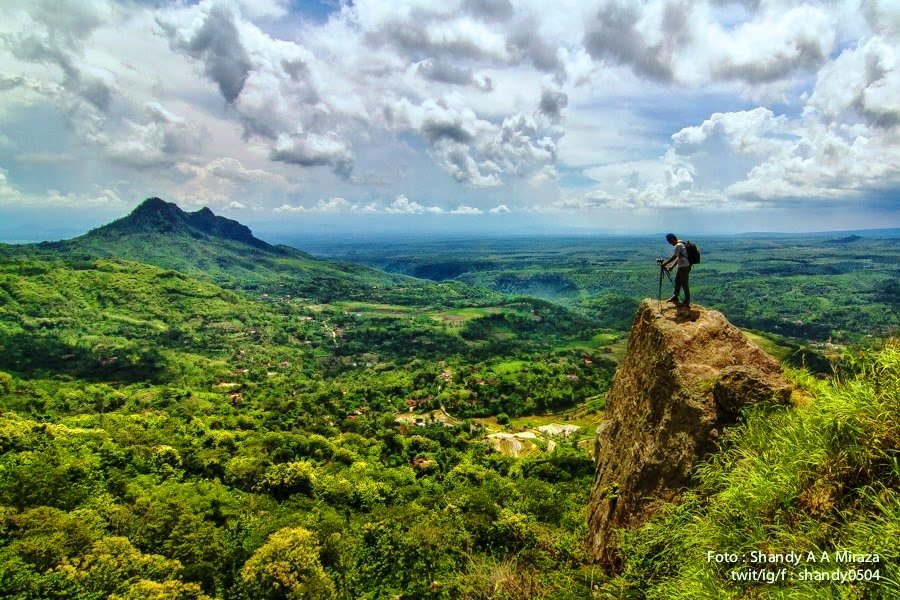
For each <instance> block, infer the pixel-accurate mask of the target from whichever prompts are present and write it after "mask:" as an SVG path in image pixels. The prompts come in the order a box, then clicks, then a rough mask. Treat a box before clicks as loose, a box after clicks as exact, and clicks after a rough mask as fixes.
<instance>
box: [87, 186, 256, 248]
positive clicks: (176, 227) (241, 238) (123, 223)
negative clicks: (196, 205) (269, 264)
mask: <svg viewBox="0 0 900 600" xmlns="http://www.w3.org/2000/svg"><path fill="white" fill-rule="evenodd" d="M147 233H163V234H179V233H182V234H187V235H190V236H192V237H194V238H202V237H204V236H206V237H212V238H225V239H228V240H232V241H236V242H241V243H244V244H247V245H250V246H253V247H255V248H263V249H267V250H271V249H273V247H272V246H270V245H269V244H267V243H266V242H264V241H262V240H260V239H259V238H257V237H254V235H253V232H252V231H250V228H249V227H247V226H246V225H243V224H241V223H239V222H237V221H234V220H232V219H226V218H225V217H220V216H218V215H216V214H215V213H214V212H213V211H212V210H210V209H209V207H206V206H204V207H203V208H201V209H200V210H198V211H195V212H185V211H183V210H181V208H180V207H179V206H178V205H177V204H175V203H174V202H166V201H165V200H163V199H162V198H158V197H156V196H153V197H150V198H147V199H146V200H144V201H143V202H141V203H140V204H138V205H137V207H135V209H134V210H133V211H131V213H129V214H128V216H125V217H122V218H121V219H118V220H116V221H113V222H112V223H109V224H107V225H104V226H102V227H98V228H97V229H94V230H93V231H91V232H90V233H89V234H88V235H89V236H93V237H97V236H103V235H109V234H113V235H117V236H122V235H140V234H147Z"/></svg>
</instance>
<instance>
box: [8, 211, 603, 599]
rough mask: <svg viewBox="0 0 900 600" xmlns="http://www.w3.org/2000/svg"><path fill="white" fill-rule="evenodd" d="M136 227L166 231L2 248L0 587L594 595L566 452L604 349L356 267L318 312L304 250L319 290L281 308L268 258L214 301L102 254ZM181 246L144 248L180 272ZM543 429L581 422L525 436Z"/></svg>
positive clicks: (556, 325)
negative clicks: (251, 278)
mask: <svg viewBox="0 0 900 600" xmlns="http://www.w3.org/2000/svg"><path fill="white" fill-rule="evenodd" d="M94 235H95V234H92V235H91V236H88V237H92V236H94ZM103 235H104V236H105V235H106V234H105V233H104V234H103ZM132 235H136V236H139V237H140V236H146V235H151V236H155V235H157V232H155V231H152V230H151V231H150V232H149V234H148V231H147V229H146V228H140V229H138V230H137V231H132V232H131V233H127V234H122V233H120V234H117V235H116V236H115V239H112V240H107V241H104V242H103V244H100V242H97V241H96V239H95V241H94V242H92V244H96V245H94V246H92V247H90V248H88V247H87V246H81V247H80V249H78V250H77V251H76V249H75V248H74V247H75V246H76V245H78V244H82V242H81V241H76V242H72V245H71V246H70V245H69V244H68V243H64V244H62V245H58V246H55V247H49V248H48V247H46V246H42V247H38V248H35V247H25V248H20V247H5V248H4V251H3V256H4V258H3V261H2V263H0V306H2V308H0V345H2V347H3V349H4V352H3V353H2V355H0V370H2V373H0V410H2V415H0V473H2V477H0V505H2V509H0V510H2V515H0V536H2V537H0V540H2V541H0V544H2V550H0V552H2V555H3V559H2V560H0V564H2V566H0V595H2V596H4V597H21V598H25V597H34V598H74V597H81V598H107V597H110V596H111V595H115V596H116V597H123V598H131V597H134V598H137V597H146V596H148V595H150V596H151V597H165V598H169V597H178V598H190V597H204V596H208V597H220V598H262V597H273V598H277V597H284V595H285V593H286V591H287V590H293V593H297V594H300V595H301V596H303V595H305V597H331V596H332V595H333V594H336V595H338V596H339V597H348V598H349V597H353V598H356V597H383V596H391V595H394V594H400V593H402V594H404V595H405V597H428V596H434V597H467V596H468V597H487V596H490V595H491V594H492V593H494V592H493V591H492V590H495V589H507V588H508V589H509V591H510V593H518V594H522V593H526V594H527V593H531V592H529V591H528V590H531V591H535V590H543V591H545V592H550V591H553V590H556V591H558V592H560V593H563V592H564V593H567V594H574V596H573V597H578V596H579V595H583V594H584V593H586V590H587V589H588V587H589V581H590V567H589V565H587V563H586V562H585V560H584V556H583V553H582V544H581V540H582V538H583V537H584V534H585V525H584V507H585V505H586V501H587V494H588V490H589V484H590V480H591V477H592V474H593V462H592V461H591V459H590V457H589V454H588V453H587V451H586V446H585V444H579V442H580V441H587V440H589V439H590V436H591V435H592V431H593V426H595V424H596V422H597V421H596V419H597V418H599V413H598V412H597V411H598V410H599V409H600V408H602V394H603V392H604V390H605V389H606V387H607V386H608V384H609V381H610V379H611V376H612V371H613V368H614V363H613V362H612V360H611V359H610V357H612V356H614V354H613V350H611V349H609V350H606V348H607V345H608V344H613V345H614V344H616V343H617V339H618V338H617V336H616V335H615V334H613V333H612V332H605V331H604V330H601V329H600V328H598V326H597V324H596V323H594V322H592V321H591V320H590V319H588V318H586V317H584V316H581V315H578V314H575V313H573V312H571V311H569V310H567V309H564V308H562V307H559V306H557V305H555V304H552V303H548V302H545V301H541V300H534V299H506V298H503V297H502V296H499V295H497V294H493V293H489V292H482V291H479V290H477V289H475V288H468V287H467V286H464V285H459V284H450V285H443V284H434V283H429V282H418V281H416V280H411V279H408V278H397V277H387V276H382V275H379V274H378V273H377V272H375V271H371V270H369V269H365V268H354V269H349V270H348V272H350V273H353V274H354V275H353V278H348V279H346V280H345V281H344V283H343V284H342V285H346V286H348V287H352V286H357V288H356V289H358V290H359V292H358V293H359V296H360V297H365V296H366V294H367V293H368V292H367V291H363V290H362V288H361V287H360V286H363V285H366V284H369V283H370V282H377V285H379V286H383V287H381V291H378V292H373V294H374V295H375V300H376V301H373V300H372V299H369V298H367V301H360V300H358V299H356V298H355V297H354V295H353V294H350V295H349V297H347V298H344V299H342V300H340V301H337V300H333V301H331V302H324V301H323V298H322V297H321V295H320V294H319V293H318V292H317V291H316V289H314V288H315V286H316V285H318V283H319V282H320V281H322V282H324V283H323V285H327V284H328V282H329V281H334V279H330V277H331V274H332V273H335V272H339V271H337V270H335V267H334V266H333V265H332V264H330V263H324V262H322V261H312V260H309V259H305V258H304V259H302V261H301V259H294V258H291V259H290V261H291V262H290V266H291V269H292V270H293V272H294V273H295V274H296V276H297V278H298V280H299V281H301V282H305V283H304V284H303V285H307V286H312V287H307V288H301V287H297V288H291V291H292V292H293V293H280V294H279V293H278V292H277V291H275V290H276V289H278V286H288V287H289V286H290V285H291V284H290V282H291V281H292V280H291V279H290V278H291V277H292V276H293V275H291V274H286V273H285V272H281V271H278V272H276V271H275V270H272V271H269V270H266V269H268V267H266V268H265V269H261V274H260V278H261V279H260V281H259V282H258V286H257V283H254V284H253V285H252V286H250V287H249V288H246V289H241V288H240V287H236V288H235V289H232V290H227V289H223V288H222V287H219V286H218V285H217V284H216V283H214V282H215V281H216V280H217V279H218V277H219V271H218V270H217V269H213V270H212V271H211V272H210V273H208V274H207V275H206V276H203V277H200V278H196V277H194V276H193V275H191V274H189V273H191V272H192V271H193V267H192V268H187V269H185V270H186V271H188V273H184V272H180V271H177V270H171V269H166V268H160V267H158V266H153V265H150V264H146V263H143V262H134V261H126V260H120V259H112V258H96V257H95V256H97V255H110V254H114V253H115V252H116V251H117V250H118V249H120V248H131V249H132V250H133V251H134V252H144V251H145V249H146V248H147V247H148V245H147V244H145V243H141V242H139V241H138V240H136V239H133V238H132V237H131V236H132ZM178 239H179V238H178V236H177V235H176V237H175V241H176V243H175V244H173V245H172V246H169V247H165V248H164V250H159V248H153V249H152V250H150V252H151V258H154V259H157V258H159V257H160V256H162V254H160V253H161V252H164V253H165V254H166V255H169V254H171V255H173V256H175V257H176V258H178V259H179V260H180V258H184V257H181V256H180V255H179V254H178V252H179V250H178V248H179V246H178ZM230 243H232V242H231V241H229V240H223V238H221V236H213V237H211V239H210V240H202V239H195V240H194V241H193V242H192V249H193V252H194V255H196V254H198V253H205V252H208V253H217V252H220V251H222V248H223V247H225V248H228V246H227V245H228V244H230ZM234 243H236V244H244V245H246V244H245V242H244V241H237V242H234ZM254 248H255V246H254ZM88 250H90V251H88ZM239 250H241V251H244V250H243V248H239ZM256 251H257V250H256V249H254V250H250V252H256ZM259 251H261V252H271V250H268V249H266V248H263V249H262V250H259ZM222 252H223V254H222V256H223V257H224V258H225V259H228V257H229V254H227V252H225V251H222ZM275 252H281V251H278V250H276V251H275ZM285 252H288V251H285ZM124 253H125V254H126V255H129V256H130V258H135V256H134V255H133V254H129V252H124ZM194 255H190V256H188V257H187V258H184V260H193V258H192V256H194ZM288 255H289V256H290V253H289V252H288ZM266 256H269V255H268V254H267V255H266ZM303 261H305V262H303ZM159 262H162V260H161V259H160V261H159ZM263 264H265V263H263ZM307 264H309V265H312V266H311V267H310V268H309V270H307V271H304V270H302V269H303V268H305V267H304V265H307ZM172 266H175V267H177V266H179V263H178V262H177V261H176V262H175V264H173V265H172ZM323 274H324V275H323ZM359 274H362V275H359ZM362 276H365V278H367V280H366V284H363V283H362V280H361V279H360V277H362ZM379 278H380V279H379ZM272 280H274V281H275V282H276V284H275V285H273V286H271V287H270V286H269V284H268V283H267V282H270V281H272ZM285 282H288V283H287V284H285ZM366 289H367V290H370V289H372V288H371V285H366ZM266 290H268V291H266ZM307 292H308V293H307ZM409 296H413V297H414V301H408V302H405V303H404V302H403V300H404V299H405V298H407V297H409ZM385 299H389V300H390V301H392V302H393V303H388V302H384V301H381V302H379V301H377V300H385ZM473 299H476V300H474V301H473ZM605 350H606V351H605ZM554 413H555V414H556V416H546V415H549V414H554ZM498 415H500V418H499V419H498V418H497V416H498ZM532 415H539V416H538V417H532ZM532 420H533V422H532ZM498 421H499V422H498ZM556 421H559V424H560V425H563V424H570V425H577V426H575V427H572V430H574V431H575V432H574V433H571V432H569V431H567V432H566V435H554V434H552V433H545V432H543V431H540V430H538V429H537V428H538V427H539V426H543V425H546V424H548V423H554V422H556ZM500 422H502V423H503V424H500ZM563 429H564V430H565V428H563ZM495 433H498V434H499V433H502V434H504V435H510V436H513V435H521V438H512V439H513V441H512V442H511V443H509V444H507V445H506V446H504V445H503V444H500V443H499V442H500V441H502V439H501V438H488V436H490V435H492V434H495ZM518 439H521V442H519V441H517V440H518ZM495 447H498V448H500V449H499V450H495V449H494V448H495ZM498 586H499V587H498ZM579 590H580V592H579ZM542 593H543V592H542ZM154 594H156V596H154Z"/></svg>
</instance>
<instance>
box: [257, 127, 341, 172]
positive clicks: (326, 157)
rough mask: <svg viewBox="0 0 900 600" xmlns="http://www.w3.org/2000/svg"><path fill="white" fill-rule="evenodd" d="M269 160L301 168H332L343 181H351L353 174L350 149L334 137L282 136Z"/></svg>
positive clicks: (310, 135) (309, 135)
mask: <svg viewBox="0 0 900 600" xmlns="http://www.w3.org/2000/svg"><path fill="white" fill-rule="evenodd" d="M269 158H270V159H271V160H277V161H279V162H283V163H287V164H292V165H297V166H301V167H323V166H327V167H331V169H332V170H333V171H334V173H335V174H336V175H337V176H339V177H341V178H342V179H349V178H350V176H351V175H352V173H353V153H352V151H351V150H350V147H349V146H348V145H347V143H346V142H343V141H341V140H339V139H337V137H335V136H332V135H325V136H319V135H315V134H295V135H290V136H288V135H281V136H279V138H278V142H277V143H276V144H275V146H274V147H273V148H272V150H271V152H270V153H269Z"/></svg>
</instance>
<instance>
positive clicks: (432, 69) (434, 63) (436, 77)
mask: <svg viewBox="0 0 900 600" xmlns="http://www.w3.org/2000/svg"><path fill="white" fill-rule="evenodd" d="M416 73H418V74H419V75H420V76H422V77H424V78H425V79H428V80H430V81H439V82H441V83H452V84H454V85H469V84H471V83H474V81H475V79H474V77H473V76H472V71H470V70H469V69H464V68H462V67H457V66H456V65H452V64H450V63H447V62H444V61H439V60H432V59H428V60H424V61H422V62H420V63H419V65H418V66H417V67H416Z"/></svg>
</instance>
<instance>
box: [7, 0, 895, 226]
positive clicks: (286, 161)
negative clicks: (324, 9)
mask: <svg viewBox="0 0 900 600" xmlns="http://www.w3.org/2000/svg"><path fill="white" fill-rule="evenodd" d="M13 4H14V6H11V8H10V10H8V11H6V12H7V14H4V20H3V22H2V23H0V71H2V72H3V75H2V76H0V94H2V95H3V100H2V102H0V123H2V129H3V131H4V135H5V136H6V137H5V138H4V139H5V140H6V141H5V143H4V147H3V148H0V149H2V150H3V151H4V152H6V153H8V155H9V156H11V157H17V158H16V159H15V160H12V161H10V163H9V165H8V167H7V168H9V169H11V170H14V171H10V173H14V174H15V176H14V177H12V178H13V179H14V180H16V181H19V180H20V178H21V177H23V176H26V175H27V172H28V169H27V168H26V166H27V165H31V167H30V169H31V172H32V173H33V172H34V165H36V164H40V165H41V169H42V174H41V177H42V178H43V179H46V181H45V182H44V181H42V182H39V184H36V183H35V182H34V181H29V184H30V185H29V186H28V188H27V189H36V188H37V187H40V185H43V186H44V188H45V189H47V190H52V189H53V188H59V189H63V188H64V187H65V185H57V182H65V181H67V179H66V177H69V179H68V180H71V177H70V172H71V168H70V167H66V166H65V165H66V160H65V156H66V155H67V154H68V156H75V157H77V160H79V161H81V160H84V161H85V162H90V164H91V169H92V171H91V172H92V173H96V177H97V178H98V182H97V183H98V186H99V187H98V189H99V190H110V189H123V188H122V187H120V186H119V185H118V184H116V183H114V182H117V181H125V180H127V181H128V182H129V183H128V185H129V186H130V187H129V189H128V194H131V193H132V192H135V191H136V190H138V189H140V188H141V187H143V186H159V189H157V188H156V187H154V190H153V193H164V192H168V193H170V195H171V196H172V197H173V198H174V199H176V200H178V201H184V202H186V203H188V204H200V203H203V204H210V205H213V206H219V207H222V208H224V207H228V206H229V205H231V204H232V203H237V204H240V205H243V206H245V207H248V208H252V209H256V208H261V207H264V208H266V209H270V210H272V209H274V210H275V211H279V212H280V213H288V212H303V211H313V212H320V213H344V212H346V213H356V214H375V213H379V214H395V215H401V214H408V215H422V214H476V213H478V212H487V213H491V212H494V213H495V214H496V213H501V212H504V211H503V210H501V207H503V208H506V209H507V210H509V211H511V212H515V213H518V212H520V211H521V210H522V208H523V207H525V206H530V205H536V204H537V205H543V206H544V208H545V209H546V210H550V211H569V210H571V211H580V210H587V211H606V210H621V211H627V210H636V211H641V210H651V209H653V208H658V207H669V206H689V207H696V208H702V209H708V208H713V209H715V210H724V209H728V208H733V207H738V206H741V207H746V206H747V205H748V204H752V203H757V204H758V203H768V204H773V203H777V202H781V201H782V200H789V201H791V202H794V201H796V200H797V199H799V198H804V199H810V200H811V201H814V200H815V199H822V198H828V199H835V200H836V199H843V200H849V199H863V198H865V197H866V195H867V192H869V191H873V190H874V191H879V192H883V191H885V190H896V189H897V188H898V187H900V175H898V167H897V166H896V165H898V164H900V157H898V155H897V154H898V150H897V148H898V146H900V131H898V126H900V125H898V122H900V100H898V95H897V93H896V91H895V90H897V89H898V88H900V68H898V53H900V31H898V23H900V21H898V18H897V17H898V14H900V13H898V8H897V3H896V2H890V1H886V0H870V1H869V0H867V1H866V2H864V3H862V4H857V3H854V2H843V1H842V2H818V1H812V2H802V3H801V2H774V1H768V0H765V1H762V2H736V1H735V2H721V1H719V0H709V1H707V0H700V1H697V2H688V1H686V0H647V1H646V2H640V3H638V2H625V1H624V0H600V1H599V2H598V3H585V2H581V1H579V0H559V2H558V3H557V4H556V5H555V10H553V11H549V10H547V6H546V3H543V2H538V1H537V0H516V1H515V2H510V1H508V0H450V1H448V2H434V1H432V0H401V1H398V2H392V3H385V2H379V1H376V0H358V1H356V2H353V3H344V4H341V5H340V6H339V7H337V6H336V7H335V11H334V12H333V13H332V14H331V15H330V17H329V18H328V19H327V20H325V21H324V22H323V21H317V20H312V19H304V18H301V17H299V16H298V15H297V14H296V13H292V10H293V9H292V5H293V4H292V3H291V2H289V1H288V0H260V1H257V2H254V1H251V0H201V1H200V2H197V3H181V2H179V3H168V4H164V5H163V6H161V7H157V6H155V4H156V3H140V2H126V3H118V4H114V3H111V2H108V1H105V0H85V1H84V2H75V1H74V0H68V1H66V2H64V3H62V4H60V3H58V2H50V1H49V0H35V1H34V2H29V3H19V4H16V3H13ZM750 99H752V103H751V104H748V100H750ZM23 115H24V116H23ZM35 115H37V116H35ZM47 115H50V117H49V118H48V117H47ZM28 119H32V120H33V119H42V120H45V121H47V122H52V123H53V124H52V128H54V132H52V133H51V134H47V135H45V136H44V138H42V139H47V140H48V142H47V144H46V146H45V147H37V146H36V145H35V144H34V143H33V140H24V139H23V138H22V137H21V136H20V134H13V133H9V132H13V131H21V130H28V129H29V127H32V125H33V123H32V122H30V121H28ZM17 120H19V121H17ZM57 121H58V122H57ZM48 127H50V126H48ZM32 128H33V127H32ZM323 167H324V168H323ZM67 169H68V172H69V175H66V173H67ZM43 171H45V172H43ZM31 177H34V175H31ZM363 185H366V186H367V188H366V190H367V191H366V192H365V193H360V190H361V189H363V187H362V186H363ZM23 189H26V188H25V187H23ZM422 189H427V194H428V196H427V197H428V201H427V202H426V201H424V200H421V198H420V195H421V194H422V192H421V190H422ZM6 193H7V195H9V196H10V197H13V196H14V194H12V193H11V192H9V191H7V192H6ZM66 194H67V192H64V193H62V194H57V195H56V196H53V194H52V193H51V192H49V191H48V195H49V196H53V197H57V198H62V197H65V196H66ZM122 194H123V195H126V194H125V193H124V192H122ZM406 194H408V195H409V196H412V197H413V198H417V197H418V198H420V199H419V201H414V200H410V199H409V198H408V197H407V195H406ZM76 196H77V195H76ZM76 196H71V198H72V200H71V202H75V201H76V200H75V199H76ZM82 196H84V195H82ZM94 196H95V198H101V197H104V196H103V193H101V192H98V193H97V194H94ZM16 197H18V198H19V200H17V201H20V202H27V201H31V200H34V201H37V200H36V198H35V196H32V195H30V194H29V195H19V196H16ZM78 197H80V196H78ZM84 197H85V198H87V196H84ZM296 198H305V199H307V200H304V202H306V203H309V204H308V205H305V204H303V203H300V202H298V201H297V200H296ZM311 198H322V200H319V201H317V202H315V203H312V201H311V200H308V199H311ZM344 198H347V199H349V200H344ZM501 201H502V202H503V204H500V202H501ZM453 206H456V208H451V207H453ZM476 206H485V207H487V206H494V207H495V208H493V209H487V208H485V209H479V208H475V207H476ZM274 207H278V208H274Z"/></svg>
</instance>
